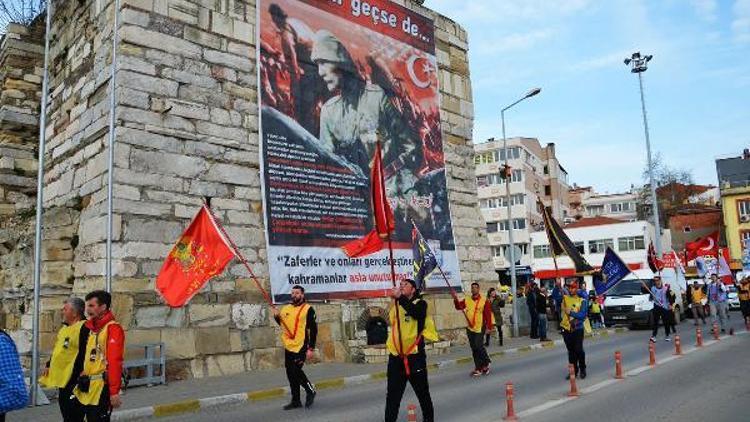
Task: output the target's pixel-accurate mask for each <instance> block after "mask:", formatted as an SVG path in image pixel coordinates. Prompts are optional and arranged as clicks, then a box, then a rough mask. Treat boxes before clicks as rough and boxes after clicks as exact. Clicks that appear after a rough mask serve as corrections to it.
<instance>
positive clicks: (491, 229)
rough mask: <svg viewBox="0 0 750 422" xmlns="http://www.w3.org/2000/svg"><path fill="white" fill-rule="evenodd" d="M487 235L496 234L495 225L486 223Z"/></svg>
mask: <svg viewBox="0 0 750 422" xmlns="http://www.w3.org/2000/svg"><path fill="white" fill-rule="evenodd" d="M487 233H497V223H494V222H493V223H487Z"/></svg>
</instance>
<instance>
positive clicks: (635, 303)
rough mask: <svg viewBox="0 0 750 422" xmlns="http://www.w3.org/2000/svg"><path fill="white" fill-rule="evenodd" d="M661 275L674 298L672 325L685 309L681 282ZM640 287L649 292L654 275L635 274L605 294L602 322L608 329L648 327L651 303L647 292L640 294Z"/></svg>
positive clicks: (646, 272)
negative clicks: (645, 287)
mask: <svg viewBox="0 0 750 422" xmlns="http://www.w3.org/2000/svg"><path fill="white" fill-rule="evenodd" d="M669 271H672V270H666V271H663V272H662V281H663V282H664V283H669V285H670V287H671V288H672V290H673V291H674V292H675V296H676V297H677V299H676V301H675V305H676V306H675V321H676V322H677V323H679V322H680V319H681V316H682V312H683V311H684V309H685V307H684V305H683V303H682V292H683V291H684V290H685V289H684V286H683V285H684V280H682V282H680V281H679V280H672V278H675V277H674V274H671V276H672V277H669V276H668V275H667V274H666V272H669ZM643 284H646V285H647V286H648V287H649V288H651V287H652V286H653V285H654V273H653V272H651V270H648V269H644V270H635V271H633V272H632V273H631V274H629V275H628V276H627V277H625V279H624V280H622V281H621V282H620V283H618V284H617V285H616V286H615V287H613V288H612V289H611V290H610V291H608V292H607V294H606V298H605V300H604V322H605V323H606V324H607V326H611V325H630V326H651V325H652V318H653V317H652V314H651V310H652V309H653V308H654V302H653V300H651V299H650V297H649V296H650V294H649V293H648V292H646V293H644V292H643Z"/></svg>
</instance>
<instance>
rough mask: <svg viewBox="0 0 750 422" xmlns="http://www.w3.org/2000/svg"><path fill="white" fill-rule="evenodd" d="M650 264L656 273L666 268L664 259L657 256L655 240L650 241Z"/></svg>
mask: <svg viewBox="0 0 750 422" xmlns="http://www.w3.org/2000/svg"><path fill="white" fill-rule="evenodd" d="M648 266H649V268H651V271H653V272H655V273H658V272H661V270H663V269H664V261H663V260H661V259H659V258H657V257H656V249H654V242H649V244H648Z"/></svg>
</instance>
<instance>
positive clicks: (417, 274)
mask: <svg viewBox="0 0 750 422" xmlns="http://www.w3.org/2000/svg"><path fill="white" fill-rule="evenodd" d="M411 249H412V253H413V255H414V283H415V284H416V285H417V289H419V290H423V288H424V285H425V283H426V281H425V280H426V279H427V277H429V276H430V274H432V272H433V271H435V268H437V266H438V262H437V258H436V257H435V254H434V253H433V252H432V249H430V245H429V244H428V243H427V241H426V240H425V239H424V237H422V233H420V232H419V229H417V226H416V225H414V228H413V229H412V230H411Z"/></svg>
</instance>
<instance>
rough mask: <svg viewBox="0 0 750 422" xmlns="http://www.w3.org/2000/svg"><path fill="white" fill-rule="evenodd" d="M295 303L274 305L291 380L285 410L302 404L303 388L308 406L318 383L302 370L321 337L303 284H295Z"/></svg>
mask: <svg viewBox="0 0 750 422" xmlns="http://www.w3.org/2000/svg"><path fill="white" fill-rule="evenodd" d="M291 296H292V303H290V304H288V305H285V306H284V307H283V308H281V310H280V311H279V309H277V308H273V318H274V319H275V320H276V322H277V323H278V324H279V325H280V326H281V341H282V342H283V343H284V366H285V367H286V377H287V379H288V380H289V389H290V390H291V393H292V401H291V402H289V404H287V405H285V406H284V410H291V409H297V408H300V407H302V401H301V400H300V391H299V389H300V387H302V388H304V389H305V394H306V396H305V407H308V408H309V407H310V406H312V404H313V401H315V395H316V394H317V393H316V391H315V386H314V385H313V384H312V383H311V382H310V380H308V379H307V375H305V372H304V371H303V370H302V366H304V365H305V359H312V357H313V354H314V351H315V341H316V339H317V337H318V322H317V320H316V318H315V310H314V309H313V308H312V306H310V304H309V303H307V302H306V301H305V289H304V288H303V287H302V286H294V287H292V293H291Z"/></svg>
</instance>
